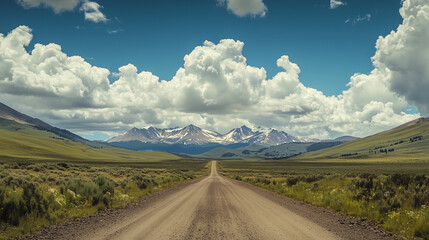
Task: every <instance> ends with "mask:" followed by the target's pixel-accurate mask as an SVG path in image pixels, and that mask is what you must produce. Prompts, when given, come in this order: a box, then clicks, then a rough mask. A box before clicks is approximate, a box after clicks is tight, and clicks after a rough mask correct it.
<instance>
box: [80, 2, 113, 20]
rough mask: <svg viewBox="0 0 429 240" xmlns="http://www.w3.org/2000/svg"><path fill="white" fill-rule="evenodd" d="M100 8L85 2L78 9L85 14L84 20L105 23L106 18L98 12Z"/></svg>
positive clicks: (96, 4)
mask: <svg viewBox="0 0 429 240" xmlns="http://www.w3.org/2000/svg"><path fill="white" fill-rule="evenodd" d="M100 8H101V6H100V4H98V3H96V2H91V1H88V0H85V1H84V2H83V4H82V6H81V7H80V11H83V12H84V13H85V20H89V21H92V22H95V23H98V22H106V21H107V18H106V16H105V15H104V14H103V13H102V12H101V11H100Z"/></svg>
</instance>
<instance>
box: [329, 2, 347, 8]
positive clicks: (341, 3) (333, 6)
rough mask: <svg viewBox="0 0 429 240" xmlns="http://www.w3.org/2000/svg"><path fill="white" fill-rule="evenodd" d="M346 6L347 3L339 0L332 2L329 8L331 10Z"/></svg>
mask: <svg viewBox="0 0 429 240" xmlns="http://www.w3.org/2000/svg"><path fill="white" fill-rule="evenodd" d="M344 5H346V3H345V2H342V1H339V0H331V2H330V4H329V8H330V9H335V8H337V7H340V6H344Z"/></svg>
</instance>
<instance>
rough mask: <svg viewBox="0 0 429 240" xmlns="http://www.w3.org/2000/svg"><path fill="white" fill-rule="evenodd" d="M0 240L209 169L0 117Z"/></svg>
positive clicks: (114, 204) (119, 203)
mask: <svg viewBox="0 0 429 240" xmlns="http://www.w3.org/2000/svg"><path fill="white" fill-rule="evenodd" d="M0 121H1V122H0V239H3V238H10V237H17V236H22V235H25V234H28V233H31V232H34V231H36V230H37V229H39V228H40V227H41V226H46V225H49V224H52V223H56V222H61V221H65V220H66V219H67V218H75V217H81V216H88V215H90V214H93V213H94V212H96V211H98V210H103V209H106V208H112V207H118V206H123V205H126V204H128V203H130V202H133V201H136V200H137V199H138V198H140V197H142V196H144V195H147V194H150V193H153V192H155V191H158V190H161V189H164V188H166V187H169V186H172V185H175V184H177V183H180V182H183V181H189V180H192V179H196V178H199V177H201V176H204V175H207V174H208V173H209V170H208V168H209V165H208V164H207V161H200V160H195V159H191V160H189V159H183V158H180V157H178V156H176V155H173V154H170V153H163V152H138V151H132V150H126V149H122V148H116V147H107V148H91V147H89V146H87V145H84V144H82V143H77V142H73V141H71V140H69V139H66V138H62V137H59V136H58V135H56V134H54V133H51V132H48V131H41V130H38V129H37V128H34V127H32V126H29V125H24V124H19V123H16V122H13V121H9V120H2V119H0Z"/></svg>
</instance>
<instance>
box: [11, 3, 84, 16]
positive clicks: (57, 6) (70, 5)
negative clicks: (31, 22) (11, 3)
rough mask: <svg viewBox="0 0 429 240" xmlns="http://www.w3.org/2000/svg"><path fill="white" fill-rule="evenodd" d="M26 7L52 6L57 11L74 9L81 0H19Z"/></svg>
mask: <svg viewBox="0 0 429 240" xmlns="http://www.w3.org/2000/svg"><path fill="white" fill-rule="evenodd" d="M17 2H18V3H19V4H20V5H21V6H23V7H24V8H34V7H40V6H44V7H50V8H52V9H53V10H54V12H55V13H57V14H58V13H60V12H63V11H72V10H73V9H75V8H76V6H77V5H78V4H79V2H80V0H17Z"/></svg>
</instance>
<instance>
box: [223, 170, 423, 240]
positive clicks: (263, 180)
mask: <svg viewBox="0 0 429 240" xmlns="http://www.w3.org/2000/svg"><path fill="white" fill-rule="evenodd" d="M261 164H262V163H261ZM221 165H222V163H221ZM221 169H222V173H223V174H224V175H226V176H228V177H231V178H234V179H237V180H241V181H244V182H248V183H251V184H253V185H255V186H259V187H263V188H265V189H268V190H270V191H273V192H277V193H279V194H282V195H285V196H288V197H291V198H294V199H298V200H302V201H305V202H308V203H310V204H313V205H317V206H322V207H326V208H331V209H334V210H336V211H339V212H343V213H345V214H348V215H352V216H356V217H360V218H363V219H367V220H369V221H372V222H376V223H378V224H380V225H381V226H383V227H385V228H386V229H388V230H390V231H391V232H393V233H396V234H398V235H400V236H402V237H405V238H408V239H414V238H420V239H429V207H428V206H429V176H428V175H425V174H398V173H392V174H379V175H375V174H365V173H360V174H357V175H354V174H350V173H348V174H338V173H337V174H319V175H299V174H295V173H294V172H290V174H284V173H283V174H281V175H279V174H276V173H275V171H273V173H272V174H270V173H269V172H268V171H264V172H263V173H259V174H255V172H254V170H249V171H246V170H245V169H242V168H241V169H239V170H237V169H227V168H225V167H221Z"/></svg>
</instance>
